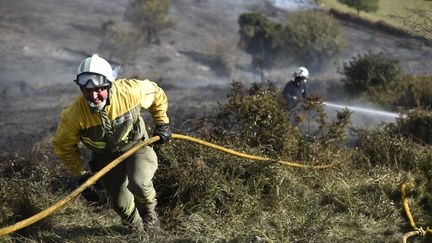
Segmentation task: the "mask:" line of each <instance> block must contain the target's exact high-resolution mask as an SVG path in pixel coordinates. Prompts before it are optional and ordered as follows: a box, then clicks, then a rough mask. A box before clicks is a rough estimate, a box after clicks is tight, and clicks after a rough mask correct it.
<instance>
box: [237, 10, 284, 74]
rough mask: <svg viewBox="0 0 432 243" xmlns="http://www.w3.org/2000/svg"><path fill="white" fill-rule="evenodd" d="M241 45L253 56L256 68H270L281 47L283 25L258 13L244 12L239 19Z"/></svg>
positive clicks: (253, 63)
mask: <svg viewBox="0 0 432 243" xmlns="http://www.w3.org/2000/svg"><path fill="white" fill-rule="evenodd" d="M238 24H239V26H240V30H239V34H240V42H239V46H240V47H241V48H243V49H244V50H245V51H246V52H247V53H249V54H250V55H251V56H252V65H253V66H254V67H255V68H260V69H263V68H268V67H271V66H272V64H273V58H274V57H275V55H276V52H277V50H278V49H279V47H280V45H281V43H280V32H281V28H282V27H281V25H280V24H277V23H274V22H272V21H270V20H268V19H267V18H266V17H264V16H262V15H261V14H258V13H244V14H242V15H240V17H239V19H238Z"/></svg>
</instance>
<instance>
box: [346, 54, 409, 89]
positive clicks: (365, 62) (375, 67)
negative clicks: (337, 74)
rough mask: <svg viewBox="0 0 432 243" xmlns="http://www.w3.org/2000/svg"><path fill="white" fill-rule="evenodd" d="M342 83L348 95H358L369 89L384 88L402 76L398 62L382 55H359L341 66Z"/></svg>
mask: <svg viewBox="0 0 432 243" xmlns="http://www.w3.org/2000/svg"><path fill="white" fill-rule="evenodd" d="M342 74H343V75H345V78H344V79H343V82H344V84H345V87H346V88H347V90H348V91H349V92H350V93H353V94H360V93H362V92H365V91H367V90H368V89H370V88H373V87H376V88H385V87H386V86H388V85H389V84H390V83H391V82H392V81H395V80H396V78H397V77H398V76H399V75H401V74H402V71H401V68H400V66H399V61H397V60H395V59H391V58H388V57H387V56H386V55H385V54H384V53H382V52H380V53H372V52H368V53H366V54H363V55H362V54H359V55H358V56H357V57H354V58H353V59H352V60H351V61H349V62H348V63H345V64H344V65H343V70H342Z"/></svg>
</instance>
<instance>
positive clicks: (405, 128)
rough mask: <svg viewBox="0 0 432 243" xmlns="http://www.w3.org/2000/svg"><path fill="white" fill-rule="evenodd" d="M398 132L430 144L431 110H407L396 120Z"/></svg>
mask: <svg viewBox="0 0 432 243" xmlns="http://www.w3.org/2000/svg"><path fill="white" fill-rule="evenodd" d="M398 126H399V130H400V132H401V133H402V134H403V135H404V136H406V137H408V138H411V139H413V141H415V142H418V143H422V144H432V112H431V111H428V110H422V109H415V110H411V111H409V112H407V113H406V114H404V115H403V116H402V118H401V119H400V120H399V121H398Z"/></svg>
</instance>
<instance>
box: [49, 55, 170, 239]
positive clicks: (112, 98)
mask: <svg viewBox="0 0 432 243" xmlns="http://www.w3.org/2000/svg"><path fill="white" fill-rule="evenodd" d="M75 83H76V84H77V85H78V86H79V87H80V89H81V93H82V95H79V96H78V97H77V98H76V99H75V101H74V102H73V103H72V104H71V105H70V106H69V107H68V108H67V109H66V110H64V111H63V113H62V115H61V121H60V124H59V126H58V129H57V132H56V135H55V139H54V150H55V154H56V155H57V156H58V157H59V158H60V159H61V160H63V161H64V162H65V164H66V165H67V167H68V168H69V170H70V172H71V173H72V174H73V175H74V176H76V177H77V178H79V177H81V178H82V177H85V178H88V177H89V175H90V174H89V173H90V172H88V171H87V170H86V166H85V164H84V163H83V161H82V159H81V158H80V152H79V149H78V142H79V141H81V142H82V143H83V144H84V145H85V146H86V147H88V148H89V149H90V150H92V156H93V159H92V162H91V163H94V164H92V165H91V167H92V168H96V170H100V169H101V168H103V167H104V166H105V165H107V164H108V163H109V162H111V161H112V160H114V159H115V158H117V157H118V156H119V155H121V154H122V153H123V152H125V151H127V150H128V149H129V148H131V147H133V146H134V145H135V144H136V143H137V142H138V141H140V140H142V139H146V138H148V134H147V132H146V127H145V124H144V120H143V118H142V116H141V113H140V112H141V110H142V109H147V110H148V111H149V112H150V114H151V116H152V119H153V123H154V125H155V129H154V131H153V135H158V136H160V138H161V139H160V140H159V142H158V143H159V144H161V143H165V142H167V141H169V140H170V138H171V131H170V128H169V119H168V116H167V108H168V100H167V97H166V95H165V93H164V91H163V90H162V89H161V88H160V87H158V86H157V84H156V83H154V82H151V81H149V80H136V79H117V80H115V78H114V75H113V70H112V68H111V65H110V64H109V63H108V62H107V61H106V60H105V59H103V58H101V57H99V56H98V55H93V56H91V57H88V58H86V59H85V60H84V61H82V62H81V64H80V65H79V67H78V71H77V76H76V80H75ZM157 166H158V162H157V156H156V153H155V152H154V150H153V148H152V147H150V146H146V147H144V148H142V149H141V150H140V151H138V152H137V153H135V154H134V155H132V156H130V157H129V158H127V159H126V160H125V161H124V162H122V163H121V164H119V165H118V166H117V167H115V168H114V169H112V170H111V171H109V172H108V173H107V174H106V175H104V176H103V177H102V178H101V181H102V183H103V185H104V187H105V188H106V190H107V191H108V195H109V198H110V201H111V203H112V207H113V208H114V210H115V211H116V212H117V214H119V215H120V217H121V219H122V222H123V223H124V224H126V225H127V226H130V228H132V229H137V230H140V231H141V230H143V229H145V227H152V228H159V219H158V215H157V213H156V208H155V207H156V191H155V189H154V187H153V182H152V178H153V175H154V173H155V171H156V169H157Z"/></svg>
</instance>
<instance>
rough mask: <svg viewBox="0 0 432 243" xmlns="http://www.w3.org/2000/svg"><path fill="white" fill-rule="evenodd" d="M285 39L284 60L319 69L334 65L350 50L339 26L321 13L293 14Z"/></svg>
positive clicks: (286, 28)
mask: <svg viewBox="0 0 432 243" xmlns="http://www.w3.org/2000/svg"><path fill="white" fill-rule="evenodd" d="M281 35H282V40H283V42H282V43H283V44H282V46H281V47H282V50H283V51H282V52H281V53H283V54H282V55H283V57H284V58H288V59H289V60H292V61H296V62H298V63H305V65H308V66H312V67H313V68H315V69H316V68H318V67H319V66H321V65H323V64H329V63H332V60H333V59H334V58H335V56H336V55H337V54H338V53H340V52H341V51H342V50H344V49H345V47H346V40H345V38H344V37H343V35H342V33H341V31H340V27H339V24H338V22H336V20H335V19H333V18H332V17H331V16H329V15H328V14H326V13H324V12H321V11H317V10H309V11H304V12H296V13H292V14H290V15H289V16H288V21H287V22H286V25H285V26H284V28H283V32H282V33H281Z"/></svg>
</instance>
